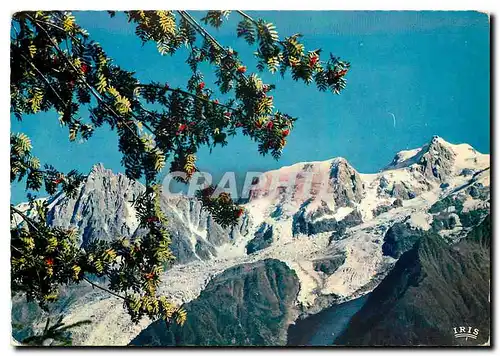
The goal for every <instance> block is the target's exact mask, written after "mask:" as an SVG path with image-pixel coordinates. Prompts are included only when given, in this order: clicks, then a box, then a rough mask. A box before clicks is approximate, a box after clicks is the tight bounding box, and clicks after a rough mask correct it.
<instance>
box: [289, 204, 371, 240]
mask: <svg viewBox="0 0 500 356" xmlns="http://www.w3.org/2000/svg"><path fill="white" fill-rule="evenodd" d="M312 217H313V214H307V213H306V211H305V209H302V210H300V211H299V212H297V213H296V214H295V215H294V216H293V221H292V230H293V234H294V235H297V234H307V235H314V234H319V233H322V232H330V231H333V232H335V233H337V234H343V233H344V232H345V230H346V228H348V227H352V226H356V225H358V224H360V223H362V222H363V217H362V215H361V213H360V212H359V210H357V209H354V210H353V211H352V212H350V213H349V214H347V215H346V216H345V217H344V218H343V219H342V220H339V221H337V219H335V218H333V217H332V218H322V219H319V220H315V219H313V218H312Z"/></svg>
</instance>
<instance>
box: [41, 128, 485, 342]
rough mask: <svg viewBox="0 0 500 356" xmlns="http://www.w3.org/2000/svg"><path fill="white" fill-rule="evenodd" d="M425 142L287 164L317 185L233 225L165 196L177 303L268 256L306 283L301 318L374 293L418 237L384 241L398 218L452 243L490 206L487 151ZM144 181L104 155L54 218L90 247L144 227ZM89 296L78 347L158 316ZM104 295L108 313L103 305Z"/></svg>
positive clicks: (167, 284)
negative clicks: (368, 166)
mask: <svg viewBox="0 0 500 356" xmlns="http://www.w3.org/2000/svg"><path fill="white" fill-rule="evenodd" d="M424 146H425V148H421V149H419V150H412V151H410V153H409V154H406V155H400V157H402V156H404V158H405V159H404V160H403V161H402V162H406V164H405V165H404V166H401V167H398V168H394V167H392V168H391V169H388V170H385V171H384V170H383V171H380V172H378V173H371V174H363V173H358V172H357V171H356V170H355V169H354V168H353V167H352V166H351V165H350V164H349V163H348V162H347V160H345V159H343V158H337V159H331V160H327V161H318V162H305V163H298V164H295V165H292V166H287V167H283V168H282V171H281V172H279V173H283V176H287V174H290V173H292V172H295V173H299V174H303V175H305V173H307V172H317V173H318V174H319V179H318V181H316V183H317V184H316V186H315V185H314V182H313V184H312V188H314V189H313V191H315V193H314V194H312V196H309V197H303V196H300V195H299V194H296V193H297V192H298V190H299V189H302V188H303V187H304V184H303V183H304V181H302V183H301V182H300V180H299V183H297V184H293V185H291V192H289V193H287V192H284V191H281V192H280V191H278V192H277V194H275V196H271V195H269V194H267V195H266V194H264V195H263V196H258V194H256V195H255V196H254V197H253V198H251V199H249V201H248V202H247V203H246V204H244V207H245V211H246V212H245V214H244V215H243V217H242V219H241V220H240V221H239V223H238V225H237V226H235V227H233V228H228V229H224V228H222V227H220V226H218V225H217V224H216V223H215V222H214V221H213V219H212V218H211V217H210V215H209V214H208V213H207V212H205V211H203V210H202V209H201V205H200V204H199V202H197V201H196V200H195V199H193V198H187V197H185V196H178V197H167V196H164V197H162V201H161V206H162V210H163V211H164V212H165V213H166V214H167V218H168V221H169V225H168V226H169V230H170V234H171V236H172V240H173V244H172V249H173V251H174V254H175V255H176V256H177V262H176V264H175V265H174V266H172V267H171V268H170V269H169V270H168V271H167V272H166V273H165V275H164V276H162V285H161V287H160V289H161V291H162V293H164V294H165V295H167V296H168V297H169V298H171V299H172V300H173V301H174V302H176V303H179V304H182V303H188V302H190V301H192V300H195V299H196V298H198V297H199V296H200V294H201V293H202V291H203V290H204V289H205V288H206V286H207V285H208V284H209V283H210V281H211V280H213V279H214V278H216V276H218V275H220V274H221V273H224V271H225V270H227V269H228V268H232V267H234V266H237V265H241V264H249V263H256V262H258V261H261V260H265V259H276V260H279V261H281V262H283V263H284V264H286V266H288V268H290V269H291V270H292V271H294V273H295V274H296V276H297V279H298V283H299V285H300V288H299V291H298V294H297V297H296V300H295V303H296V306H297V308H298V310H299V311H300V312H299V313H300V314H302V315H303V316H305V315H308V314H314V313H317V312H318V311H320V310H322V309H324V308H325V307H328V306H330V305H332V303H340V302H343V301H348V300H351V299H353V298H356V297H359V296H361V295H364V294H366V293H368V292H370V291H371V290H373V289H374V288H376V287H377V285H378V283H379V282H380V281H381V280H382V279H383V278H384V277H385V275H387V274H388V273H389V271H390V270H391V269H392V267H393V266H394V264H395V263H396V261H397V258H398V257H397V256H399V253H401V254H404V253H405V252H406V249H407V248H408V246H410V247H411V243H410V242H411V241H410V240H405V239H408V238H409V237H408V236H417V235H419V234H420V233H419V234H413V233H411V234H410V233H408V234H402V235H401V237H400V238H401V239H403V240H397V239H392V240H390V239H388V238H387V239H386V234H387V231H388V230H389V229H390V228H391V227H392V226H394V225H395V224H402V226H403V230H404V229H406V230H407V231H413V230H415V231H420V232H425V231H429V230H432V231H434V232H435V233H437V234H438V235H439V236H440V237H441V238H443V240H445V241H458V240H460V239H461V238H463V236H465V235H466V234H467V233H468V232H469V231H470V230H471V229H472V228H473V227H474V226H475V225H477V224H478V222H480V221H481V219H483V218H484V216H485V214H486V213H487V212H488V211H489V194H490V193H489V184H490V179H489V170H488V169H487V167H489V155H485V154H480V153H478V152H477V151H475V150H474V149H472V148H469V147H470V146H468V147H467V146H464V145H452V144H449V143H447V142H446V141H444V140H443V139H441V138H436V137H435V138H433V139H432V140H431V142H429V144H427V145H424ZM450 152H451V153H450ZM427 153H429V154H428V155H427V156H425V155H426V154H427ZM398 154H399V153H398ZM398 154H396V156H398ZM407 156H408V157H407ZM424 156H425V157H424ZM412 157H416V158H415V159H414V160H411V159H412ZM408 159H410V161H408ZM436 162H437V163H438V164H437V163H436ZM408 163H411V164H408ZM290 167H292V168H293V169H292V168H290ZM436 167H437V168H436ZM464 170H465V171H464ZM277 171H280V170H277ZM267 173H268V174H269V172H267ZM322 179H324V182H325V183H324V184H323V181H322ZM141 189H143V187H142V185H141V184H140V183H137V182H131V181H128V179H127V178H126V177H125V176H124V175H122V174H118V175H115V174H113V173H112V172H111V171H110V170H107V169H105V168H104V166H103V165H97V166H95V167H94V168H93V169H92V172H91V174H89V177H88V178H87V180H86V182H85V183H84V185H83V186H82V188H81V191H80V194H78V196H77V198H75V199H73V200H72V199H68V198H67V197H64V196H58V197H55V198H52V200H51V204H50V207H49V208H50V209H49V214H50V216H51V220H50V221H51V222H52V223H53V224H55V225H57V224H62V225H63V226H67V225H68V224H75V225H74V226H76V227H78V229H79V231H80V233H81V236H82V246H85V243H86V242H85V241H87V242H88V241H90V240H91V239H98V238H104V239H111V238H116V236H119V235H120V234H131V235H134V236H140V231H139V230H137V229H136V226H137V222H136V220H135V218H134V211H133V207H132V206H131V204H130V200H133V197H134V196H136V195H137V194H139V193H140V191H141ZM258 189H261V188H258ZM321 189H325V192H324V193H322V192H321ZM259 193H260V192H259ZM440 202H442V203H440ZM438 203H440V204H441V205H439V204H438ZM129 204H130V205H129ZM65 224H66V225H65ZM406 230H405V231H406ZM401 231H402V230H401ZM259 234H260V235H259ZM398 236H399V235H398ZM412 238H413V237H412ZM417 239H418V236H417ZM387 243H389V244H393V247H391V248H396V249H397V250H398V251H400V252H398V254H397V255H394V256H396V258H395V257H394V256H393V255H391V254H387V253H385V252H384V250H385V251H388V250H387V248H386V249H384V248H383V245H384V244H387ZM386 246H387V245H386ZM391 246H392V245H391ZM74 293H76V294H77V293H78V292H77V291H75V292H74ZM80 299H81V298H80V297H78V296H76V297H75V300H74V301H73V302H72V304H70V305H68V306H67V308H66V310H65V311H64V313H65V315H66V319H65V320H66V321H68V322H74V321H78V320H80V319H81V318H83V317H86V316H88V315H87V314H86V313H84V312H83V311H82V310H81V307H82V306H83V304H82V303H83V301H80ZM85 303H86V304H85V308H86V310H95V311H94V312H93V313H94V314H93V315H94V316H93V321H94V323H95V325H96V326H95V325H94V326H92V327H85V326H84V327H82V328H81V330H79V331H75V334H74V340H75V344H78V345H87V344H93V345H99V344H106V345H107V344H112V343H113V341H112V340H113V338H116V339H117V340H120V341H119V342H120V343H128V342H129V341H130V340H131V339H132V338H134V337H135V336H136V335H137V333H138V332H140V330H141V328H144V327H145V326H147V324H148V323H149V322H150V321H144V322H141V325H142V326H141V327H140V328H138V327H131V326H129V325H128V324H127V318H128V316H127V315H126V313H125V312H124V311H123V309H122V306H121V302H119V301H113V300H112V299H106V300H104V301H103V300H101V299H99V300H96V301H95V303H93V302H90V304H89V301H88V300H86V301H85ZM103 303H106V312H105V313H104V312H102V311H101V312H99V310H101V309H102V308H103V305H104V304H103ZM113 324H116V325H120V326H119V327H117V328H116V330H110V331H109V332H108V333H107V334H106V335H101V334H99V332H98V330H100V326H101V325H113ZM127 339H128V340H127Z"/></svg>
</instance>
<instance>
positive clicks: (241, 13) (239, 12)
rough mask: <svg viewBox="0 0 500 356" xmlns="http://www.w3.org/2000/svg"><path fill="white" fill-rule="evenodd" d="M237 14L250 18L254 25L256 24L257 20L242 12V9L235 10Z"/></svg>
mask: <svg viewBox="0 0 500 356" xmlns="http://www.w3.org/2000/svg"><path fill="white" fill-rule="evenodd" d="M235 11H236V12H237V13H238V14H240V15H241V16H243V17H244V18H246V19H247V20H250V21H252V22H253V23H254V24H255V25H257V21H255V20H254V19H253V18H252V17H251V16H249V15H247V14H246V13H244V12H243V11H241V10H235Z"/></svg>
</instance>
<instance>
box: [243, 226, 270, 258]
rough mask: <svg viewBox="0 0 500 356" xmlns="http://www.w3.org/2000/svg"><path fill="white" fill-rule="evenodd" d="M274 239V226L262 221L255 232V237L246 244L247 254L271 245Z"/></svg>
mask: <svg viewBox="0 0 500 356" xmlns="http://www.w3.org/2000/svg"><path fill="white" fill-rule="evenodd" d="M273 241H274V238H273V227H272V226H270V225H268V224H266V223H262V224H261V226H260V227H259V229H258V230H257V231H256V232H255V234H254V238H253V239H251V240H250V241H249V242H248V244H247V246H246V249H247V254H251V253H254V252H257V251H259V250H262V249H264V248H266V247H269V246H270V245H271V243H272V242H273Z"/></svg>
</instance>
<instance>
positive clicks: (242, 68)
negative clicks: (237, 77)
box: [237, 66, 247, 74]
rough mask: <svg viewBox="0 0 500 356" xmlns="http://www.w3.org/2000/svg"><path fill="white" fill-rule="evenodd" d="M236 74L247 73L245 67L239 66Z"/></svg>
mask: <svg viewBox="0 0 500 356" xmlns="http://www.w3.org/2000/svg"><path fill="white" fill-rule="evenodd" d="M237 71H238V73H241V74H243V73H245V72H246V71H247V67H245V66H239V67H238V69H237Z"/></svg>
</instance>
